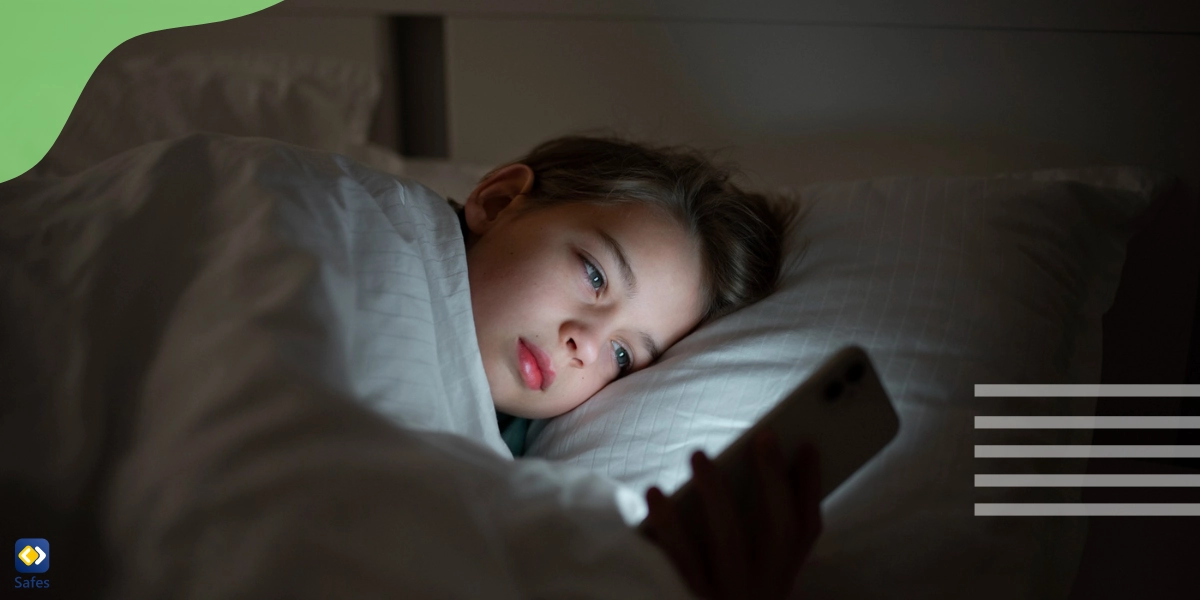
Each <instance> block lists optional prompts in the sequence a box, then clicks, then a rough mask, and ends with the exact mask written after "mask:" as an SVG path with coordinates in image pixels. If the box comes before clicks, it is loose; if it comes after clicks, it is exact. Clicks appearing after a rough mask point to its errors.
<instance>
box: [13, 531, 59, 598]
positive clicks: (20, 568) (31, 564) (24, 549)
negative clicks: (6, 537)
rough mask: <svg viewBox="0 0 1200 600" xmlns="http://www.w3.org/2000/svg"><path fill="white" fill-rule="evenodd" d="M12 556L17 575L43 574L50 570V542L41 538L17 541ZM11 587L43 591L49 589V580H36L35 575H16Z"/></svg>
mask: <svg viewBox="0 0 1200 600" xmlns="http://www.w3.org/2000/svg"><path fill="white" fill-rule="evenodd" d="M13 554H14V555H15V556H16V558H15V559H14V560H15V563H14V564H15V566H16V567H17V572H18V573H45V572H46V571H49V570H50V542H47V541H46V540H44V539H42V538H21V539H19V540H17V545H16V548H15V549H14V551H13ZM13 587H17V588H37V589H43V590H44V589H46V588H49V587H50V580H49V579H46V578H44V577H43V578H38V576H37V575H28V576H25V577H22V576H20V575H17V576H16V578H14V579H13Z"/></svg>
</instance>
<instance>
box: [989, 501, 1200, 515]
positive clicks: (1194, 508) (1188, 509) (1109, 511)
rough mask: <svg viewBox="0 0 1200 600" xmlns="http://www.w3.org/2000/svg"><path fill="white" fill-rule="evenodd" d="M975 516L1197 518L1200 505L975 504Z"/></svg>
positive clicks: (1199, 512)
mask: <svg viewBox="0 0 1200 600" xmlns="http://www.w3.org/2000/svg"><path fill="white" fill-rule="evenodd" d="M975 516H977V517H1197V516H1200V504H1166V503H1163V504H1149V503H1147V504H1101V503H1087V504H1070V503H1065V502H1064V503H1052V504H1033V503H1029V504H976V505H975Z"/></svg>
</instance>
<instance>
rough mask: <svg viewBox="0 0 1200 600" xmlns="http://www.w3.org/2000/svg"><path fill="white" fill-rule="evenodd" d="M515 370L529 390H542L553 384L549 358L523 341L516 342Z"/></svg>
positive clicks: (552, 372)
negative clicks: (518, 372)
mask: <svg viewBox="0 0 1200 600" xmlns="http://www.w3.org/2000/svg"><path fill="white" fill-rule="evenodd" d="M517 370H518V371H520V373H521V379H522V380H523V381H524V382H525V387H527V388H529V389H531V390H544V389H546V388H548V387H550V384H552V383H554V368H553V367H552V366H551V362H550V356H549V355H547V354H546V353H545V352H543V351H542V349H541V348H538V347H537V346H536V345H534V344H530V343H528V342H526V341H525V340H524V339H518V340H517Z"/></svg>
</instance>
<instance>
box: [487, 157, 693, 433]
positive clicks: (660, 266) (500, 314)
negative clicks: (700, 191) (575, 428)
mask: <svg viewBox="0 0 1200 600" xmlns="http://www.w3.org/2000/svg"><path fill="white" fill-rule="evenodd" d="M531 178H532V172H531V171H529V170H528V167H525V166H524V165H513V166H512V167H509V168H507V169H506V170H502V171H500V172H497V173H496V174H495V175H494V176H493V177H491V178H489V179H488V180H486V181H484V182H483V183H481V184H480V185H479V187H477V188H476V190H475V192H474V193H472V195H471V197H470V198H468V200H467V203H466V208H465V210H466V218H467V225H468V228H469V229H470V230H471V235H470V236H469V237H470V238H471V239H469V240H468V251H467V271H468V276H469V278H470V284H471V304H472V308H473V310H474V316H475V332H476V335H477V336H478V339H479V350H480V352H481V354H482V355H483V365H484V370H485V371H486V373H487V378H488V385H489V386H490V387H491V392H492V399H493V401H494V402H495V404H496V407H497V408H498V409H500V410H501V411H503V412H506V413H508V414H512V415H516V416H521V417H528V418H548V417H553V416H557V415H560V414H563V413H565V412H567V411H570V410H571V409H573V408H575V407H576V406H578V405H580V404H582V403H583V401H585V400H587V399H588V398H590V397H591V396H592V395H593V394H595V393H596V392H597V391H599V390H600V389H601V388H603V387H604V386H605V385H607V384H608V383H609V382H611V381H613V380H614V379H616V378H617V377H618V376H619V375H620V374H622V373H628V372H631V371H636V370H638V369H642V368H645V367H646V366H647V365H648V364H650V363H651V362H652V360H653V357H652V355H651V353H652V351H653V350H652V347H656V348H657V350H658V351H661V350H665V349H666V348H667V347H669V346H671V345H672V344H674V343H675V342H676V341H678V340H679V339H680V338H682V337H683V336H684V335H686V334H687V333H688V332H689V331H691V330H692V328H694V327H695V326H696V324H697V323H698V322H699V321H700V317H701V310H702V302H701V298H702V295H701V264H700V259H699V256H698V251H697V248H696V244H695V242H694V241H693V240H692V239H691V238H690V236H689V235H688V234H687V232H686V231H684V229H683V228H682V227H681V226H680V225H679V224H677V223H676V222H674V221H673V220H672V219H670V218H669V217H666V216H664V215H661V214H659V213H658V212H656V211H654V210H653V209H651V208H649V207H646V206H641V205H623V206H595V205H590V204H585V203H567V204H562V205H556V206H551V207H547V208H537V209H535V210H532V211H529V212H521V211H522V210H523V209H525V208H527V207H528V201H527V198H526V197H525V196H522V195H519V194H521V193H523V192H524V191H527V190H528V189H529V185H530V183H531V181H532V179H531ZM513 196H516V197H515V199H514V198H513ZM606 240H609V241H611V242H612V243H611V244H610V243H608V242H606ZM613 246H619V247H620V249H621V250H620V251H619V254H618V251H616V250H615V249H614V248H613ZM619 255H623V257H624V259H625V261H627V263H628V267H629V273H628V275H629V277H631V278H632V279H633V280H634V282H635V283H636V292H635V290H633V289H632V288H631V287H630V285H629V284H628V283H627V281H626V279H627V276H626V273H625V271H624V269H623V267H622V262H621V259H620V258H619Z"/></svg>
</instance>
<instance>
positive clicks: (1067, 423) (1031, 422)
mask: <svg viewBox="0 0 1200 600" xmlns="http://www.w3.org/2000/svg"><path fill="white" fill-rule="evenodd" d="M975 429H1200V417H975Z"/></svg>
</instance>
